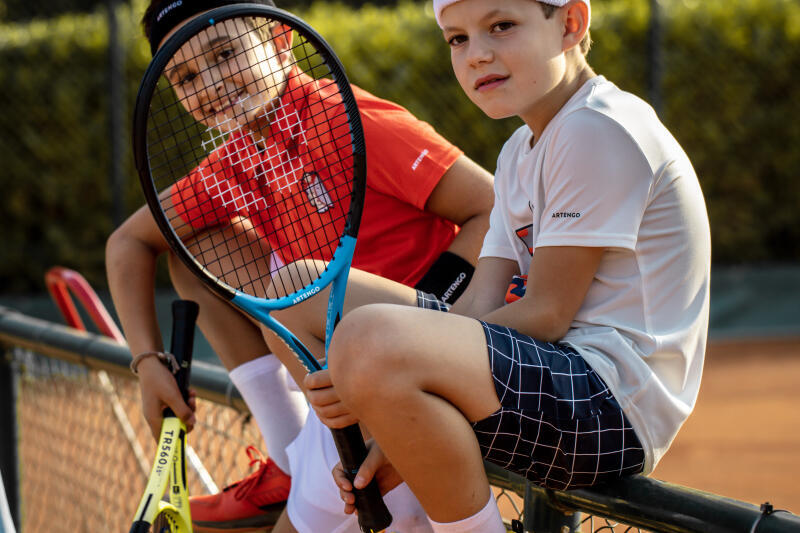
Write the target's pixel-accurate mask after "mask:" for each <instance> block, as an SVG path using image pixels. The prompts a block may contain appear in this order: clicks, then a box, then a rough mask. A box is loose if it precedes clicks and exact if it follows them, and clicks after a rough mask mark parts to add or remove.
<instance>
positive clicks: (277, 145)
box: [171, 72, 462, 285]
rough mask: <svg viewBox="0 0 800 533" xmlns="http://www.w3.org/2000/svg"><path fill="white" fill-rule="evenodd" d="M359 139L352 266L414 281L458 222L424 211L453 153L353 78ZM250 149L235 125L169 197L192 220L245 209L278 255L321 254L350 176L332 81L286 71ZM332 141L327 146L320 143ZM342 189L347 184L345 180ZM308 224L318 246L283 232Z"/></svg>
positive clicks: (333, 232) (218, 220)
mask: <svg viewBox="0 0 800 533" xmlns="http://www.w3.org/2000/svg"><path fill="white" fill-rule="evenodd" d="M353 92H354V95H355V98H356V101H357V103H358V107H359V112H360V115H361V122H362V126H363V129H364V138H365V143H366V147H367V192H366V197H365V202H364V210H363V214H362V217H361V225H360V228H359V232H358V240H357V245H356V250H355V255H354V257H353V266H354V267H356V268H359V269H362V270H366V271H368V272H372V273H375V274H378V275H380V276H383V277H386V278H389V279H392V280H395V281H398V282H401V283H404V284H407V285H414V284H415V283H416V282H417V281H419V279H420V278H421V277H422V275H423V274H424V273H425V272H426V271H427V270H428V268H429V267H430V266H431V264H433V262H434V261H435V260H436V258H437V257H438V256H439V255H440V254H441V253H442V252H443V251H444V250H446V249H447V248H448V247H449V245H450V243H451V242H452V240H453V238H454V237H455V235H456V233H457V231H458V228H457V227H456V226H455V225H454V224H453V223H451V222H449V221H448V220H445V219H443V218H441V217H439V216H437V215H434V214H433V213H430V212H426V211H425V203H426V202H427V200H428V197H429V196H430V193H431V192H432V191H433V189H434V187H436V184H437V183H438V182H439V179H440V178H441V177H442V175H443V174H444V173H445V171H446V170H447V169H448V168H450V166H451V165H452V164H453V163H454V162H455V160H456V159H457V158H458V157H459V156H460V155H461V154H462V152H461V151H460V150H459V149H458V148H456V147H455V146H453V145H451V144H450V143H448V142H447V141H446V140H445V139H443V138H442V137H441V136H440V135H438V134H437V133H436V132H435V131H434V129H433V128H432V127H431V126H430V125H428V124H427V123H425V122H422V121H420V120H418V119H416V118H415V117H414V116H413V115H411V113H409V112H408V111H406V110H405V109H404V108H402V107H400V106H398V105H397V104H394V103H392V102H389V101H386V100H382V99H380V98H377V97H375V96H373V95H371V94H370V93H368V92H366V91H364V90H362V89H360V88H358V87H355V86H353ZM266 141H267V142H266V143H262V144H261V146H262V148H261V149H259V147H257V146H256V145H255V144H254V143H253V142H252V140H251V138H250V136H249V134H241V133H234V134H231V135H230V136H229V138H228V139H227V141H226V142H225V143H224V144H223V145H222V146H220V147H219V148H217V149H216V150H214V151H213V152H212V153H211V154H209V156H208V157H207V158H206V159H205V160H204V161H203V162H202V163H201V164H200V165H198V166H197V167H196V168H195V170H193V171H192V172H191V173H190V174H189V175H187V176H186V177H185V178H183V179H182V180H180V181H178V182H177V183H176V184H175V185H174V186H173V188H172V196H171V200H172V204H173V206H174V207H175V209H176V210H177V212H178V214H179V215H180V216H181V218H182V219H183V220H184V221H185V222H187V223H188V224H191V225H192V226H193V227H194V228H196V229H202V228H208V227H213V226H217V225H220V224H226V223H229V222H230V221H231V220H233V219H234V218H239V217H244V218H246V219H248V220H249V223H250V224H252V226H253V229H254V230H255V231H256V232H257V233H258V235H259V236H261V237H262V238H264V239H266V240H267V241H268V242H269V245H270V246H271V248H272V249H273V251H275V252H276V253H277V254H278V256H279V257H280V258H281V260H282V261H283V262H284V263H288V262H291V261H294V260H297V259H301V258H310V257H313V258H317V259H330V257H331V255H332V253H333V249H334V247H335V245H336V243H337V241H338V236H339V235H340V234H341V227H342V219H343V216H344V214H345V209H346V207H347V205H348V202H347V201H342V200H343V199H342V198H339V197H338V195H337V191H338V190H339V188H338V187H337V185H338V184H341V183H342V182H343V181H348V180H349V179H350V177H351V176H352V169H351V165H352V162H351V157H350V155H349V154H350V153H351V148H350V136H349V126H348V125H347V118H346V116H345V114H344V107H343V105H342V104H341V99H340V98H339V95H338V92H337V89H336V86H335V85H332V84H331V82H330V81H329V80H317V81H314V80H313V79H311V78H310V77H309V76H307V75H305V74H302V73H298V72H295V73H294V74H293V75H291V76H290V77H289V79H288V83H287V89H286V91H284V94H283V95H282V97H281V105H280V107H279V108H278V109H277V111H276V113H275V116H274V117H272V121H271V125H270V135H269V138H268V139H266ZM323 143H334V145H335V146H336V150H330V149H329V148H326V152H327V154H328V155H327V156H325V157H323V156H322V155H321V154H322V149H321V145H322V144H323ZM347 190H348V191H349V187H348V188H347ZM309 225H310V226H311V228H312V229H313V233H314V237H315V239H314V240H315V241H317V242H321V243H323V246H322V247H321V248H320V249H319V250H317V249H316V246H315V248H314V249H309V248H308V246H307V245H306V244H305V242H304V241H298V240H294V239H293V238H292V236H294V235H298V234H300V233H303V234H305V233H306V232H307V230H308V228H307V227H306V226H309Z"/></svg>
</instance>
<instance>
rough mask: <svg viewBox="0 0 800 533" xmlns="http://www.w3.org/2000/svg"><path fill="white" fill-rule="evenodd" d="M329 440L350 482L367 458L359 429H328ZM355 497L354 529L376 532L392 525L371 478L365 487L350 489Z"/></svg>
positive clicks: (374, 480) (351, 427)
mask: <svg viewBox="0 0 800 533" xmlns="http://www.w3.org/2000/svg"><path fill="white" fill-rule="evenodd" d="M331 431H332V432H333V440H334V442H335V443H336V449H337V450H338V451H339V458H340V459H341V460H342V467H343V468H344V472H345V475H346V476H347V479H349V480H350V481H351V482H352V481H353V478H355V477H356V473H357V472H358V468H359V467H360V466H361V463H363V462H364V459H366V457H367V446H366V445H365V444H364V438H363V437H362V436H361V429H360V428H359V427H358V424H353V425H352V426H347V427H345V428H341V429H332V430H331ZM353 495H354V496H355V497H356V502H355V504H356V509H357V510H358V525H359V527H360V528H361V531H363V532H364V533H372V532H378V531H382V530H384V529H386V528H387V527H389V524H391V523H392V515H391V513H389V509H387V508H386V504H385V503H384V502H383V498H381V492H380V490H379V489H378V481H377V480H376V479H375V478H372V481H370V483H369V485H367V486H366V487H364V488H363V489H355V488H354V489H353Z"/></svg>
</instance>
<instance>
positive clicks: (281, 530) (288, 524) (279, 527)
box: [272, 509, 297, 533]
mask: <svg viewBox="0 0 800 533" xmlns="http://www.w3.org/2000/svg"><path fill="white" fill-rule="evenodd" d="M272 533H297V530H296V529H295V528H294V526H293V525H292V521H291V520H289V513H287V512H286V509H284V510H283V512H282V513H281V516H280V517H278V521H277V522H275V527H273V528H272Z"/></svg>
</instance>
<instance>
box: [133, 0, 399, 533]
mask: <svg viewBox="0 0 800 533" xmlns="http://www.w3.org/2000/svg"><path fill="white" fill-rule="evenodd" d="M133 134H134V135H133V140H134V155H135V159H136V165H137V168H138V170H139V176H140V180H141V183H142V187H143V190H144V193H145V197H146V198H147V203H148V205H149V206H150V210H151V211H152V213H153V215H154V217H155V219H156V221H157V223H158V225H159V227H160V229H161V231H162V232H163V234H164V236H165V237H166V239H167V241H168V242H169V244H170V246H171V248H172V250H173V251H174V253H175V254H176V255H177V256H178V257H180V259H181V260H182V261H183V262H184V263H185V264H186V265H187V266H188V268H189V269H190V270H191V271H192V272H194V273H195V274H196V275H197V276H199V277H200V278H201V279H202V280H203V281H204V282H205V283H206V284H207V285H208V286H209V287H210V288H211V289H213V290H214V291H215V292H216V293H217V294H218V295H219V296H221V297H222V298H225V299H226V300H229V301H230V302H231V303H233V304H234V305H236V306H238V307H239V308H240V309H242V310H243V311H245V312H247V313H248V314H250V315H251V316H253V317H254V318H256V319H257V320H258V321H260V322H261V323H262V324H264V325H265V326H267V327H268V328H270V329H271V330H272V331H273V332H274V333H276V334H277V335H278V337H279V338H280V339H282V341H283V342H285V343H286V344H287V345H288V346H289V348H291V350H292V351H293V352H294V353H295V354H296V355H297V357H298V358H299V359H300V360H301V361H302V363H303V364H304V365H305V366H306V368H307V369H308V370H309V371H310V372H314V371H317V370H319V369H321V368H322V366H321V365H320V364H319V362H318V361H317V360H316V359H315V358H314V356H313V355H312V354H311V352H310V351H309V350H308V349H307V348H306V347H305V346H303V344H302V343H301V342H300V341H299V340H298V339H297V338H296V337H295V335H294V334H292V333H291V332H290V331H289V330H288V329H286V328H285V327H284V326H283V325H281V324H280V323H279V322H277V321H276V320H275V319H274V318H273V317H272V316H271V315H270V312H271V311H274V310H278V309H284V308H286V307H289V306H292V305H294V304H297V303H299V302H302V301H304V300H305V299H307V298H309V297H311V296H313V295H315V294H317V293H318V292H320V291H322V290H323V289H324V288H326V287H327V286H328V285H330V299H329V304H328V316H327V322H326V343H325V344H326V352H327V345H328V343H329V342H330V337H331V334H332V331H333V328H334V326H335V325H336V324H337V323H338V321H339V319H340V318H341V315H342V305H343V302H344V294H345V285H346V282H347V274H348V272H349V269H350V263H351V260H352V256H353V251H354V248H355V242H356V234H357V232H358V226H359V222H360V218H361V210H362V206H363V201H364V194H365V180H366V155H365V147H364V139H363V134H362V130H361V121H360V117H359V114H358V109H357V107H356V102H355V99H354V97H353V93H352V90H351V87H350V84H349V82H348V80H347V78H346V76H345V74H344V70H343V68H342V66H341V63H340V62H339V60H338V59H337V57H336V56H335V54H334V53H333V51H332V50H331V49H330V47H329V46H328V45H327V44H326V43H325V42H324V40H323V39H322V38H321V37H320V36H319V35H318V34H317V33H316V32H315V31H314V30H313V29H312V28H310V27H309V26H308V25H307V24H305V23H304V22H302V21H301V20H299V19H297V18H296V17H294V16H292V15H290V14H288V13H286V12H284V11H281V10H279V9H275V8H271V7H267V6H262V5H255V4H237V5H230V6H225V7H221V8H218V9H214V10H211V11H208V12H205V13H203V14H200V15H198V16H197V17H196V18H194V19H191V20H190V21H189V22H187V23H185V24H184V25H183V26H182V27H180V28H179V29H178V30H176V31H175V32H174V34H173V35H172V36H171V37H170V38H168V39H167V40H166V41H165V42H164V43H162V45H161V47H160V49H159V51H158V52H157V53H156V55H155V57H154V58H153V61H152V62H151V64H150V66H149V67H148V69H147V72H146V73H145V76H144V79H143V81H142V85H141V87H140V89H139V94H138V97H137V101H136V108H135V111H134V132H133ZM334 435H335V440H336V444H337V447H338V449H339V450H340V455H341V458H342V464H343V465H344V467H345V469H346V471H347V472H349V474H350V476H351V477H353V476H355V473H356V471H357V470H358V467H359V465H360V464H361V462H362V461H363V459H364V457H365V456H366V448H365V446H364V441H363V438H362V437H361V433H360V431H359V430H358V427H357V426H353V427H351V428H347V429H344V430H338V431H334ZM356 508H357V509H358V514H359V524H360V525H361V528H362V530H364V531H379V530H382V529H384V528H386V527H387V526H388V525H389V524H390V523H391V515H390V514H389V512H388V510H387V509H386V506H385V505H384V503H383V500H382V499H381V497H380V493H379V491H378V487H377V483H376V482H373V483H372V484H370V486H368V487H367V488H366V489H364V490H362V491H356Z"/></svg>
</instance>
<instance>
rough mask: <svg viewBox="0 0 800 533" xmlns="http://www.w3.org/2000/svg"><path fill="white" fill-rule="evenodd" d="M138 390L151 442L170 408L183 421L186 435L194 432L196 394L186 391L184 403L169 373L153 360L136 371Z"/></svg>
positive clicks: (159, 362) (144, 362) (142, 363)
mask: <svg viewBox="0 0 800 533" xmlns="http://www.w3.org/2000/svg"><path fill="white" fill-rule="evenodd" d="M137 370H138V374H139V388H140V390H141V393H142V411H143V413H144V418H145V420H146V421H147V425H148V426H150V432H151V433H152V434H153V438H155V439H156V440H158V437H159V436H160V434H161V421H162V420H163V418H164V417H163V415H162V411H163V410H164V408H165V407H169V408H170V409H172V411H173V412H174V413H175V415H176V416H177V417H178V418H180V419H181V420H183V423H184V424H186V428H187V430H188V431H191V430H192V428H194V424H195V421H196V420H195V415H194V411H195V409H196V408H197V400H196V394H195V391H194V390H191V389H190V390H189V403H188V404H187V403H186V402H184V401H183V397H182V396H181V393H180V390H178V384H177V383H176V382H175V377H174V376H173V374H172V372H170V370H169V369H168V368H167V367H166V366H164V365H163V364H162V363H161V361H159V360H158V359H156V358H155V357H150V358H147V359H143V360H142V361H141V362H140V363H139V366H138V367H137Z"/></svg>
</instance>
